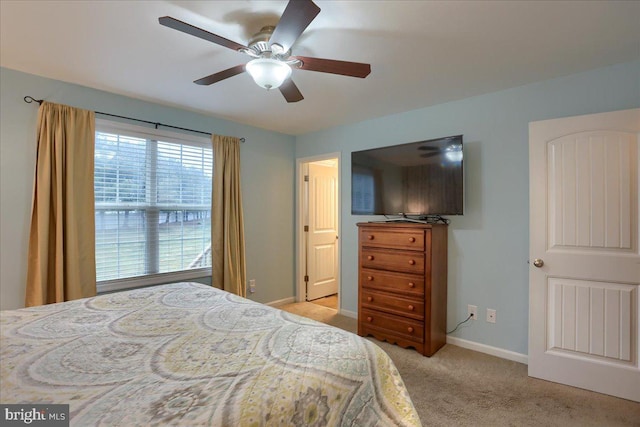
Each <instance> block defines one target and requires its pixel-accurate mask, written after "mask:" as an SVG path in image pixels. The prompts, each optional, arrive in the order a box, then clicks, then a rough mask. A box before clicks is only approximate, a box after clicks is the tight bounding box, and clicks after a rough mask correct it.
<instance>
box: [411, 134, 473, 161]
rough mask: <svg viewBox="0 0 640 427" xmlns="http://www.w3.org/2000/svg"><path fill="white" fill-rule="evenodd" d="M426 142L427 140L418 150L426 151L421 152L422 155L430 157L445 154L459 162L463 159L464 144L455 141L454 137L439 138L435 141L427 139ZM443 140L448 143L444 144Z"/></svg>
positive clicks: (449, 158) (451, 159)
mask: <svg viewBox="0 0 640 427" xmlns="http://www.w3.org/2000/svg"><path fill="white" fill-rule="evenodd" d="M449 141H452V142H451V143H448V142H449ZM425 142H426V144H425V145H421V146H419V147H418V150H420V151H423V152H424V153H422V154H420V157H423V158H429V157H435V156H440V155H443V154H444V156H445V157H446V158H447V160H449V161H458V162H459V161H460V160H462V144H460V143H455V142H454V141H453V137H450V138H444V139H442V140H438V141H434V142H432V141H425ZM442 142H444V143H445V144H447V145H444V146H443V145H442ZM438 143H440V144H438ZM428 144H432V145H428Z"/></svg>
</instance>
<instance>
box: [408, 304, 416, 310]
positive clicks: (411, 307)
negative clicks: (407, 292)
mask: <svg viewBox="0 0 640 427" xmlns="http://www.w3.org/2000/svg"><path fill="white" fill-rule="evenodd" d="M407 308H408V309H409V311H413V309H414V308H415V307H414V306H412V305H409V307H407Z"/></svg>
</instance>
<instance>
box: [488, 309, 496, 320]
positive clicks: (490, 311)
mask: <svg viewBox="0 0 640 427" xmlns="http://www.w3.org/2000/svg"><path fill="white" fill-rule="evenodd" d="M487 322H489V323H496V311H495V310H494V309H492V308H487Z"/></svg>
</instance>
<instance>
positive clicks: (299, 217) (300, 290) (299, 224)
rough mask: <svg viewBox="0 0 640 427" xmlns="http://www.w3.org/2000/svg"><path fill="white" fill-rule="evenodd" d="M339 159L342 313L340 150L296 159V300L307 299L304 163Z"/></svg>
mask: <svg viewBox="0 0 640 427" xmlns="http://www.w3.org/2000/svg"><path fill="white" fill-rule="evenodd" d="M330 159H337V162H338V165H337V169H338V189H337V194H336V197H337V199H338V200H337V203H338V218H337V221H338V224H337V226H338V242H337V243H336V250H337V251H338V254H337V258H338V261H337V263H336V268H337V270H338V271H337V272H336V277H337V278H338V313H340V301H341V299H342V278H341V276H340V271H341V268H340V264H341V262H342V257H341V248H342V237H341V228H340V227H341V220H340V217H341V209H340V206H341V198H342V178H341V167H340V166H341V165H342V157H341V153H340V152H334V153H326V154H318V155H315V156H310V157H300V158H298V159H296V187H297V189H296V196H297V202H296V228H295V231H296V274H295V278H296V287H295V290H296V295H295V301H296V302H304V301H306V298H305V295H306V287H305V281H304V273H305V268H304V261H305V257H304V251H305V234H304V233H305V231H304V225H305V224H304V221H303V218H304V212H305V200H306V198H305V185H304V165H306V164H307V163H313V162H319V161H322V160H330Z"/></svg>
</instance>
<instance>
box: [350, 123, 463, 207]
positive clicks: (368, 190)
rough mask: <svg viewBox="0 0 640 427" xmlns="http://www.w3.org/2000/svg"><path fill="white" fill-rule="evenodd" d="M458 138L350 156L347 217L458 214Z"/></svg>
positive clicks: (460, 181) (460, 169) (460, 203)
mask: <svg viewBox="0 0 640 427" xmlns="http://www.w3.org/2000/svg"><path fill="white" fill-rule="evenodd" d="M462 158H463V150H462V135H455V136H448V137H445V138H438V139H430V140H427V141H418V142H411V143H408V144H400V145H393V146H389V147H382V148H374V149H371V150H363V151H354V152H352V153H351V213H352V214H353V215H402V216H407V217H409V216H417V217H427V216H432V215H433V216H439V215H462V214H463V207H464V192H463V189H464V188H463V184H464V182H463V167H462V164H463V162H462V160H463V159H462Z"/></svg>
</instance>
